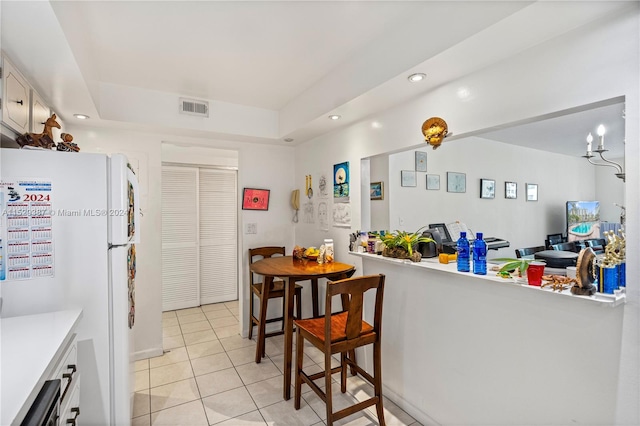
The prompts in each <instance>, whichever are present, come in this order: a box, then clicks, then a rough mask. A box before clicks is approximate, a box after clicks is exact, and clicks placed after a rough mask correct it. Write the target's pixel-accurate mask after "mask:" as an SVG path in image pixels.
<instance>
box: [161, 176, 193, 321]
mask: <svg viewBox="0 0 640 426" xmlns="http://www.w3.org/2000/svg"><path fill="white" fill-rule="evenodd" d="M198 177H199V173H198V168H195V167H176V166H162V310H163V311H170V310H174V309H184V308H190V307H194V306H199V305H200V277H199V275H200V256H199V251H200V250H199V240H200V239H199V229H198Z"/></svg>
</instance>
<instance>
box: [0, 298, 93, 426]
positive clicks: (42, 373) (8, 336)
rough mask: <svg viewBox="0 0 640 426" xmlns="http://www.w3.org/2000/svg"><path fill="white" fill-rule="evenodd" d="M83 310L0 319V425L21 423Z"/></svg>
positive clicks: (50, 372)
mask: <svg viewBox="0 0 640 426" xmlns="http://www.w3.org/2000/svg"><path fill="white" fill-rule="evenodd" d="M80 318H82V309H72V310H66V311H58V312H50V313H46V314H39V315H25V316H19V317H11V318H3V319H2V320H0V330H1V336H2V337H1V353H2V356H1V357H0V372H1V373H2V374H1V375H2V378H1V379H0V380H1V386H2V387H1V388H2V395H1V403H0V407H2V412H1V413H0V424H2V425H9V424H12V422H14V421H21V420H22V418H23V417H24V415H25V414H26V413H27V411H28V410H29V407H30V406H31V404H32V403H33V401H34V400H35V398H36V396H37V395H38V392H39V391H40V388H41V387H42V385H43V384H44V382H45V381H46V380H47V379H48V378H49V376H50V375H51V374H52V373H53V368H54V367H55V364H56V362H57V361H58V359H59V358H60V356H61V355H62V353H63V351H64V350H65V349H66V347H67V344H68V342H69V341H70V340H71V338H72V337H73V331H74V329H75V327H76V326H77V324H78V322H79V320H80Z"/></svg>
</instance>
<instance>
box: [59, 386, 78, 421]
mask: <svg viewBox="0 0 640 426" xmlns="http://www.w3.org/2000/svg"><path fill="white" fill-rule="evenodd" d="M78 378H80V377H79V376H78ZM69 393H70V394H71V395H67V397H66V398H65V399H67V402H66V404H64V403H63V404H64V405H60V421H59V423H58V424H59V425H60V426H67V425H69V426H77V425H78V424H79V421H80V419H79V416H80V381H79V380H78V381H77V382H76V383H75V384H74V385H73V386H72V388H71V389H70V390H69Z"/></svg>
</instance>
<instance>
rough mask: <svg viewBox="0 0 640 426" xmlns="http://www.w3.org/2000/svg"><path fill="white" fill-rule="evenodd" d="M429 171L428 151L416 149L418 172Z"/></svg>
mask: <svg viewBox="0 0 640 426" xmlns="http://www.w3.org/2000/svg"><path fill="white" fill-rule="evenodd" d="M426 171H427V153H426V152H424V151H416V172H426Z"/></svg>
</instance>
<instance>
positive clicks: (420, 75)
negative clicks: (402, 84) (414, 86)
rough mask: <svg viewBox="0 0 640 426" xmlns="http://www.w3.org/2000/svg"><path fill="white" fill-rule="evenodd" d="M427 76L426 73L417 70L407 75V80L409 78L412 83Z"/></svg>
mask: <svg viewBox="0 0 640 426" xmlns="http://www.w3.org/2000/svg"><path fill="white" fill-rule="evenodd" d="M426 77H427V75H426V74H423V73H421V72H417V73H415V74H411V75H410V76H409V77H407V80H409V81H410V82H412V83H417V82H418V81H422V80H424V79H425V78H426Z"/></svg>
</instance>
